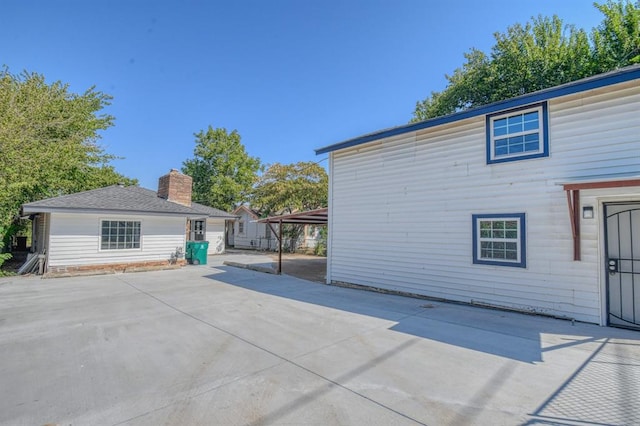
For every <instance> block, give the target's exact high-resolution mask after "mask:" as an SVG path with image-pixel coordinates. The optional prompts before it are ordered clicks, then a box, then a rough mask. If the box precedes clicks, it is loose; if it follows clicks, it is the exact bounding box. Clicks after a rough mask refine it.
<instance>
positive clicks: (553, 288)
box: [327, 82, 640, 323]
mask: <svg viewBox="0 0 640 426" xmlns="http://www.w3.org/2000/svg"><path fill="white" fill-rule="evenodd" d="M618 89H619V90H613V88H612V87H609V88H604V89H598V90H595V91H591V92H586V93H582V94H578V95H572V96H567V97H565V98H560V99H556V100H552V101H550V102H549V144H550V148H549V150H550V156H549V157H547V158H541V159H533V160H524V161H513V162H507V163H499V164H492V165H487V164H486V151H485V150H486V137H485V119H484V117H475V118H471V119H467V120H464V121H459V122H456V123H453V124H449V125H443V126H439V127H434V128H431V129H426V130H422V131H418V132H411V133H407V134H404V135H400V136H396V137H391V138H387V139H384V140H380V141H375V142H372V143H369V144H366V145H361V146H357V147H354V148H350V149H345V150H341V151H336V152H334V153H332V154H331V156H332V159H331V167H332V170H331V174H330V176H331V187H330V188H331V192H330V193H331V199H330V208H331V211H330V216H331V224H330V228H329V232H330V234H331V235H330V244H331V246H330V258H329V265H328V276H327V279H328V280H331V281H339V282H348V283H356V284H363V285H371V286H376V287H381V288H388V289H394V290H399V291H405V292H411V293H418V294H424V295H428V296H433V297H441V298H445V299H451V300H459V301H465V302H481V303H488V304H492V305H501V306H507V307H512V308H518V309H525V310H532V311H537V312H542V313H548V314H554V315H562V316H568V317H572V318H576V319H579V320H584V321H589V322H596V323H598V322H600V321H601V311H600V310H601V306H602V303H601V284H600V273H601V264H602V258H601V254H600V253H599V247H600V242H599V240H598V235H599V233H600V232H601V231H600V227H599V223H600V219H599V217H596V218H595V219H593V220H582V224H581V226H582V259H583V260H582V261H580V262H574V261H573V260H572V259H573V245H572V244H573V243H572V241H573V240H572V235H571V226H570V222H569V213H568V208H567V202H566V195H565V192H564V191H563V188H562V186H559V185H558V182H563V181H567V180H568V179H571V178H578V177H586V176H597V175H605V174H613V173H630V172H635V173H640V136H639V135H640V119H639V117H640V87H638V85H637V82H634V83H633V84H625V85H619V86H618ZM638 191H639V190H638V188H623V189H618V190H597V191H596V190H591V191H582V204H583V205H593V206H594V207H596V209H598V208H600V207H599V206H600V204H601V201H602V199H601V198H599V197H605V196H606V197H609V196H613V195H615V194H618V195H619V196H621V197H620V198H623V199H630V198H633V197H638V196H639V195H640V194H639V192H638ZM622 195H624V196H622ZM477 213H525V214H526V224H527V235H526V237H527V240H526V244H527V268H526V269H523V268H511V267H501V266H488V265H475V264H473V263H472V260H473V259H472V231H471V227H472V220H471V216H472V214H477Z"/></svg>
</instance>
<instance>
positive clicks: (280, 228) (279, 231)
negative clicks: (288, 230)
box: [278, 219, 282, 275]
mask: <svg viewBox="0 0 640 426" xmlns="http://www.w3.org/2000/svg"><path fill="white" fill-rule="evenodd" d="M278 244H280V247H279V249H278V275H280V274H282V219H280V222H279V226H278Z"/></svg>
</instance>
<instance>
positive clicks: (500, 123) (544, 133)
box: [487, 102, 549, 164]
mask: <svg viewBox="0 0 640 426" xmlns="http://www.w3.org/2000/svg"><path fill="white" fill-rule="evenodd" d="M548 156H549V138H548V129H547V103H546V102H544V103H541V104H537V105H533V106H528V107H524V108H518V109H516V110H511V111H506V112H500V113H497V114H492V115H488V116H487V164H491V163H501V162H505V161H514V160H524V159H528V158H538V157H548Z"/></svg>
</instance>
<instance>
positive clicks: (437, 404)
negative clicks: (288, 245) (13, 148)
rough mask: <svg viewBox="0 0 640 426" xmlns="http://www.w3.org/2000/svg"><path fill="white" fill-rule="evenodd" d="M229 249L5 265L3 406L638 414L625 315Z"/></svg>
mask: <svg viewBox="0 0 640 426" xmlns="http://www.w3.org/2000/svg"><path fill="white" fill-rule="evenodd" d="M234 256H235V257H234ZM225 260H233V261H242V260H243V259H239V258H238V256H237V255H227V256H217V257H210V258H209V265H202V266H190V267H185V268H183V269H181V270H171V271H157V272H145V273H131V274H119V275H104V276H94V277H77V278H60V279H49V280H42V279H40V278H38V277H26V278H23V277H10V278H2V279H0V300H1V301H2V302H1V303H0V359H1V360H2V362H1V363H0V374H1V377H2V387H0V423H2V424H7V425H23V424H24V425H34V424H60V425H62V424H65V425H68V424H73V425H85V424H101V425H122V424H127V425H156V424H184V425H194V424H195V425H198V424H202V425H292V424H295V425H299V424H305V425H361V424H366V425H368V426H371V425H415V424H428V425H464V424H471V425H487V424H491V425H550V424H553V425H578V424H579V425H584V424H598V425H603V424H606V425H632V424H640V333H638V332H633V331H626V330H620V329H613V328H603V327H598V326H595V325H590V324H582V323H576V324H572V323H571V322H568V321H561V320H554V319H550V318H543V317H536V316H527V315H520V314H515V313H508V312H501V311H494V310H486V309H480V308H474V307H468V306H462V305H454V304H446V303H435V302H429V301H425V300H418V299H411V298H405V297H399V296H390V295H383V294H377V293H371V292H364V291H359V290H354V289H347V288H340V287H333V286H327V285H323V284H318V283H312V282H309V281H304V280H300V279H297V278H294V277H291V276H286V275H283V276H277V275H270V274H264V273H260V272H255V271H251V270H246V269H238V268H234V267H231V266H225V265H223V261H225ZM246 260H247V259H246V258H245V259H244V261H246ZM259 261H260V259H259V258H256V263H260V262H259Z"/></svg>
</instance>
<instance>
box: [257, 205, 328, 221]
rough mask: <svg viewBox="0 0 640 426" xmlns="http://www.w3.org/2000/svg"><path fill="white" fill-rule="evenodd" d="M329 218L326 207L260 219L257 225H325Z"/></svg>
mask: <svg viewBox="0 0 640 426" xmlns="http://www.w3.org/2000/svg"><path fill="white" fill-rule="evenodd" d="M328 216H329V209H328V208H327V207H324V208H321V209H316V210H307V211H304V212H297V213H290V214H284V215H280V216H269V217H266V218H264V219H260V220H258V221H256V222H258V223H292V224H299V225H326V224H327V221H328Z"/></svg>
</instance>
